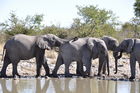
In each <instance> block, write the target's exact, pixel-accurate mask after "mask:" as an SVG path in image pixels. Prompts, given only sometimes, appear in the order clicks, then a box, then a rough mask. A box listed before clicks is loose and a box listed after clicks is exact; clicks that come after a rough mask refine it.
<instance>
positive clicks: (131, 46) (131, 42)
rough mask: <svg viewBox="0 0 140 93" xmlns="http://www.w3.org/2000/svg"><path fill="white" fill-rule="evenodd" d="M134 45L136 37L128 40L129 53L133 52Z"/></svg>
mask: <svg viewBox="0 0 140 93" xmlns="http://www.w3.org/2000/svg"><path fill="white" fill-rule="evenodd" d="M133 46H134V39H129V40H128V48H127V52H128V53H130V52H132V48H133Z"/></svg>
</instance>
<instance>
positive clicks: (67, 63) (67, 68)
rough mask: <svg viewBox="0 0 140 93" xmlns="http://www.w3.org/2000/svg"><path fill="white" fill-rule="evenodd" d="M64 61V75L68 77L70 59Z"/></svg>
mask: <svg viewBox="0 0 140 93" xmlns="http://www.w3.org/2000/svg"><path fill="white" fill-rule="evenodd" d="M64 62H65V77H70V76H71V75H70V72H69V66H70V63H71V62H70V61H68V60H67V61H64Z"/></svg>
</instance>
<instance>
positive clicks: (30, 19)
mask: <svg viewBox="0 0 140 93" xmlns="http://www.w3.org/2000/svg"><path fill="white" fill-rule="evenodd" d="M42 21H43V15H34V16H27V17H26V18H25V19H19V18H18V16H16V14H15V12H11V13H10V18H9V19H8V20H6V21H5V22H3V23H0V27H1V30H2V31H4V32H5V33H6V34H8V35H10V36H13V35H15V34H34V33H36V32H37V31H40V30H41V28H42V27H43V26H42V24H41V22H42Z"/></svg>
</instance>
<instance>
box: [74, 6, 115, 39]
mask: <svg viewBox="0 0 140 93" xmlns="http://www.w3.org/2000/svg"><path fill="white" fill-rule="evenodd" d="M77 9H78V15H79V16H80V18H75V19H74V20H73V24H72V26H71V29H72V30H75V31H76V32H77V33H78V36H79V37H85V36H94V37H101V36H103V35H108V34H109V35H112V34H113V32H115V28H114V27H115V25H117V23H116V21H115V20H116V18H117V17H114V14H113V12H112V11H107V10H105V9H99V8H98V7H97V6H92V5H90V6H85V7H82V6H77ZM109 31H110V32H109Z"/></svg>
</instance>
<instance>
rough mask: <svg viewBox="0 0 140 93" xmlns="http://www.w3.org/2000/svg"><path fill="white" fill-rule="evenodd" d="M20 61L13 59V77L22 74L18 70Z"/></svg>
mask: <svg viewBox="0 0 140 93" xmlns="http://www.w3.org/2000/svg"><path fill="white" fill-rule="evenodd" d="M18 62H19V61H12V65H13V72H12V75H13V77H15V76H16V75H17V76H19V77H20V75H19V74H18V71H17V65H18Z"/></svg>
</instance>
